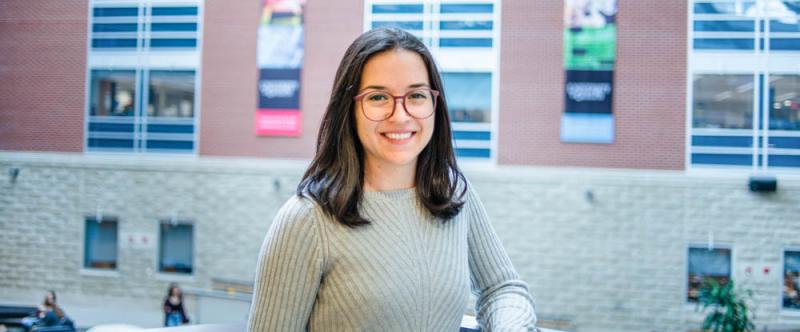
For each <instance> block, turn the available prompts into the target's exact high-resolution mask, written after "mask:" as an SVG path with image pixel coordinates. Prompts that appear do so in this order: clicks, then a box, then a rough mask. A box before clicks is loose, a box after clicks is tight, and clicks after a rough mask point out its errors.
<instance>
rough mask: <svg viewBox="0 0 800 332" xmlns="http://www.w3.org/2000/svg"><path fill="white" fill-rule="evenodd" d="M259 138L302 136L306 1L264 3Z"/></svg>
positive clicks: (271, 0)
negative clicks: (301, 100) (304, 11)
mask: <svg viewBox="0 0 800 332" xmlns="http://www.w3.org/2000/svg"><path fill="white" fill-rule="evenodd" d="M261 1H262V7H261V20H260V22H259V25H258V55H257V62H258V71H259V73H258V111H257V112H256V126H255V127H256V135H259V136H300V128H301V114H300V70H301V69H302V67H303V5H304V4H305V0H261Z"/></svg>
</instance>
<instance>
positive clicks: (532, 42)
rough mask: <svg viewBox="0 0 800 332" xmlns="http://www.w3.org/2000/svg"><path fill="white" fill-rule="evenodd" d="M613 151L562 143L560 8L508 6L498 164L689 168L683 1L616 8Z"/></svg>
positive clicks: (526, 3) (548, 3) (504, 23)
mask: <svg viewBox="0 0 800 332" xmlns="http://www.w3.org/2000/svg"><path fill="white" fill-rule="evenodd" d="M618 6H619V11H618V15H617V24H618V25H617V62H616V67H615V72H614V96H613V101H612V102H613V112H614V116H615V122H616V124H615V125H616V130H615V141H614V143H613V144H571V143H570V144H568V143H562V142H561V141H560V132H559V130H560V121H561V114H562V113H563V109H564V65H563V57H564V55H563V53H564V51H563V47H562V45H563V25H564V24H563V11H564V7H563V3H562V2H560V1H504V2H503V13H502V34H501V49H500V58H501V61H500V110H499V112H500V113H499V114H500V116H499V117H500V123H499V128H500V130H499V133H498V134H499V144H498V146H499V147H498V150H499V151H498V163H499V164H520V165H548V166H581V167H614V168H646V169H683V168H684V159H685V156H684V150H685V148H684V142H685V121H686V58H687V55H686V54H687V53H686V38H687V32H686V22H687V8H686V6H687V2H686V1H657V0H647V1H626V0H620V1H618Z"/></svg>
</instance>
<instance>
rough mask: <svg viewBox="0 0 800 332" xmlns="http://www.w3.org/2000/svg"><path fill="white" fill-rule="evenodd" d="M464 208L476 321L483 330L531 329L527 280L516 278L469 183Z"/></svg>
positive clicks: (533, 318)
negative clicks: (476, 296) (476, 298)
mask: <svg viewBox="0 0 800 332" xmlns="http://www.w3.org/2000/svg"><path fill="white" fill-rule="evenodd" d="M465 209H466V211H465V212H467V213H468V214H469V217H470V218H469V219H470V228H469V269H470V278H471V281H472V287H473V292H475V293H476V294H477V295H478V301H477V303H476V308H475V311H476V312H477V317H476V318H477V320H478V323H480V325H481V327H482V329H483V330H484V331H535V330H536V329H535V324H536V314H535V313H534V303H533V299H532V298H531V295H530V293H528V284H526V283H525V282H524V281H522V280H520V279H519V276H518V275H517V272H516V271H515V270H514V266H512V265H511V260H510V259H509V258H508V255H507V254H506V251H505V249H503V245H502V244H501V243H500V239H499V238H498V237H497V234H496V233H495V231H494V229H493V228H492V225H491V224H490V223H489V219H488V217H487V215H486V211H485V210H484V208H483V204H481V202H480V199H479V198H478V196H477V194H476V193H475V192H473V190H472V188H471V186H470V188H469V190H468V194H467V202H466V204H465Z"/></svg>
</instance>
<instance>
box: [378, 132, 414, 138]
mask: <svg viewBox="0 0 800 332" xmlns="http://www.w3.org/2000/svg"><path fill="white" fill-rule="evenodd" d="M384 135H386V137H388V138H390V139H406V138H409V137H411V133H410V132H408V133H386V134H384Z"/></svg>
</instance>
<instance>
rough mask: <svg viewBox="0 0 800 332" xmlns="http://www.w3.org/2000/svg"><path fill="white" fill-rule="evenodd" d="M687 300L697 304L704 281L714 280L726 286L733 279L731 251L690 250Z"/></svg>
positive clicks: (717, 249)
mask: <svg viewBox="0 0 800 332" xmlns="http://www.w3.org/2000/svg"><path fill="white" fill-rule="evenodd" d="M688 273H689V275H688V277H687V282H688V285H687V291H688V293H687V294H686V299H687V300H688V301H689V302H697V301H698V300H699V299H700V289H701V288H702V287H703V281H704V280H706V279H714V280H716V281H717V282H719V283H720V284H726V283H728V281H729V280H730V277H731V250H730V249H727V248H713V249H708V248H700V247H690V248H689V269H688Z"/></svg>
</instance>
